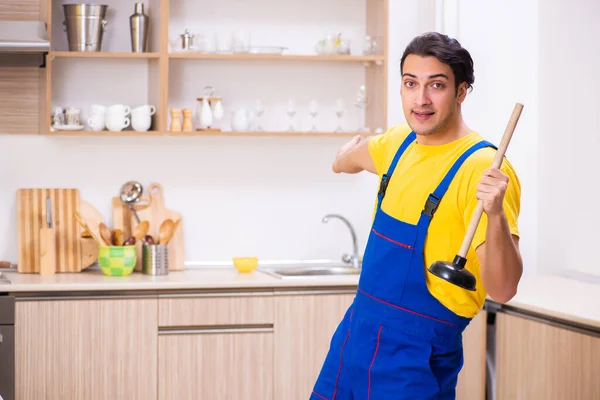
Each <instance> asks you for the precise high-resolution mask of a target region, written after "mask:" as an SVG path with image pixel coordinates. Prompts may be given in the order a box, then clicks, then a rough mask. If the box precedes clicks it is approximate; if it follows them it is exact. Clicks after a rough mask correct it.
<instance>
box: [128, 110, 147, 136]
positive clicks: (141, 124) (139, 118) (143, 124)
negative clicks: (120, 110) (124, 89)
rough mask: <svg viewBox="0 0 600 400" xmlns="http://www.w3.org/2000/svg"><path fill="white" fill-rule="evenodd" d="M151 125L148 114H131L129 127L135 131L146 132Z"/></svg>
mask: <svg viewBox="0 0 600 400" xmlns="http://www.w3.org/2000/svg"><path fill="white" fill-rule="evenodd" d="M150 126H152V117H151V116H150V114H145V113H142V114H133V113H132V114H131V127H132V128H133V130H134V131H137V132H146V131H147V130H148V129H150Z"/></svg>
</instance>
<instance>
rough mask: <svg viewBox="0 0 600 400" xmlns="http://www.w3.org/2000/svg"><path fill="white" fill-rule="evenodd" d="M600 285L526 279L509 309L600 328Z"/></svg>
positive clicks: (553, 277)
mask: <svg viewBox="0 0 600 400" xmlns="http://www.w3.org/2000/svg"><path fill="white" fill-rule="evenodd" d="M598 304H600V285H598V284H595V283H590V282H584V281H582V280H578V279H573V278H568V277H563V276H557V275H548V276H534V277H523V278H521V282H520V284H519V290H518V293H517V295H516V296H515V297H513V298H512V300H510V301H509V302H507V303H506V305H508V306H511V307H514V308H518V309H522V310H526V311H531V312H534V313H539V314H544V315H546V316H550V317H555V318H558V319H562V320H566V321H571V322H575V323H579V324H583V325H588V326H592V327H595V328H600V307H598Z"/></svg>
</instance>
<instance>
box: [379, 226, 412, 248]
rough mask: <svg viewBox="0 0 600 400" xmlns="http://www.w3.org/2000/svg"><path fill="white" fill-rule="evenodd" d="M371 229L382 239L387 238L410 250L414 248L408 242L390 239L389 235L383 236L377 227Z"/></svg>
mask: <svg viewBox="0 0 600 400" xmlns="http://www.w3.org/2000/svg"><path fill="white" fill-rule="evenodd" d="M371 230H372V231H373V233H374V234H376V235H377V236H379V237H380V238H382V239H385V240H387V241H388V242H392V243H394V244H397V245H398V246H401V247H404V248H406V249H409V250H412V249H413V248H412V246H409V245H407V244H404V243H400V242H397V241H395V240H393V239H390V238H389V237H387V236H383V235H382V234H381V233H379V232H377V231H376V230H375V229H371Z"/></svg>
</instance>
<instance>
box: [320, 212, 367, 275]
mask: <svg viewBox="0 0 600 400" xmlns="http://www.w3.org/2000/svg"><path fill="white" fill-rule="evenodd" d="M330 218H338V219H340V220H341V221H342V222H343V223H345V224H346V226H347V227H348V229H349V230H350V235H352V254H344V255H342V261H343V262H344V263H346V264H350V265H352V267H354V268H360V258H359V256H358V242H357V240H356V232H354V228H353V227H352V224H351V223H350V221H348V220H347V219H346V218H344V217H342V216H341V215H339V214H327V215H326V216H324V217H323V219H322V221H321V222H323V223H324V224H326V223H327V222H328V221H329V219H330Z"/></svg>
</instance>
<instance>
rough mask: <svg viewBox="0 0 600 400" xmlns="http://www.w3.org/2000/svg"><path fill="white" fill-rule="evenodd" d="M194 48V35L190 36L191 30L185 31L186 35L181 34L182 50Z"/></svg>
mask: <svg viewBox="0 0 600 400" xmlns="http://www.w3.org/2000/svg"><path fill="white" fill-rule="evenodd" d="M193 48H194V35H192V34H190V32H189V30H187V29H186V30H185V32H184V33H182V34H181V49H182V50H191V49H193Z"/></svg>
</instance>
